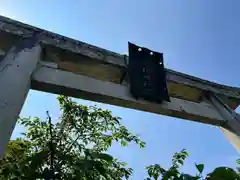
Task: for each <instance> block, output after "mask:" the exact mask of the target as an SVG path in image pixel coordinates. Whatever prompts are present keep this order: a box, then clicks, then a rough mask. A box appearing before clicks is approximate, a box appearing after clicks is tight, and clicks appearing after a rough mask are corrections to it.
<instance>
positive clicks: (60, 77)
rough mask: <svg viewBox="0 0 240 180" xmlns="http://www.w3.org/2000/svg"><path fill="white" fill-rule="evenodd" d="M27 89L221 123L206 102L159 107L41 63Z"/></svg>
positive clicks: (117, 86)
mask: <svg viewBox="0 0 240 180" xmlns="http://www.w3.org/2000/svg"><path fill="white" fill-rule="evenodd" d="M31 88H32V89H35V90H40V91H45V92H51V93H57V94H64V95H67V96H73V97H77V98H82V99H87V100H92V101H97V102H103V103H108V104H112V105H118V106H122V107H127V108H133V109H138V110H143V111H148V112H153V113H157V114H162V115H167V116H172V117H178V118H183V119H188V120H192V121H197V122H202V123H207V124H213V125H221V124H223V123H224V118H223V117H222V116H221V114H219V112H218V111H216V110H215V109H214V107H213V106H212V105H211V104H210V103H208V101H207V100H206V101H203V102H201V103H195V102H191V101H186V100H182V99H177V98H171V102H164V103H163V104H155V103H151V102H147V101H144V100H136V99H134V98H132V96H131V95H130V93H129V89H128V87H127V86H123V85H120V84H114V83H111V82H106V81H101V80H97V79H94V78H91V77H87V76H83V75H79V74H74V73H71V72H67V71H62V70H59V69H56V68H55V67H54V64H52V65H49V64H44V63H43V62H41V67H39V68H38V71H35V73H34V74H33V78H32V86H31Z"/></svg>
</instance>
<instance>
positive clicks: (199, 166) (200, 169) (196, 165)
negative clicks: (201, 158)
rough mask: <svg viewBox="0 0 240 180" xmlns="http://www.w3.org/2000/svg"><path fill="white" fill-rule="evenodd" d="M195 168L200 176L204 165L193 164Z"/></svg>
mask: <svg viewBox="0 0 240 180" xmlns="http://www.w3.org/2000/svg"><path fill="white" fill-rule="evenodd" d="M195 167H196V168H197V170H198V172H199V173H200V174H202V172H203V169H204V164H195Z"/></svg>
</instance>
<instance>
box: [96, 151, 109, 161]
mask: <svg viewBox="0 0 240 180" xmlns="http://www.w3.org/2000/svg"><path fill="white" fill-rule="evenodd" d="M91 156H92V157H93V158H99V159H103V160H105V161H107V162H112V161H113V157H112V156H111V155H109V154H105V153H96V152H94V153H91Z"/></svg>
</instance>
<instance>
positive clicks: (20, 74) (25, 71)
mask: <svg viewBox="0 0 240 180" xmlns="http://www.w3.org/2000/svg"><path fill="white" fill-rule="evenodd" d="M25 45H26V44H25ZM28 45H29V43H28ZM40 51H41V47H40V45H36V44H35V43H30V46H24V43H22V42H20V43H19V44H18V45H16V46H15V47H13V48H12V49H11V50H10V51H9V52H8V53H7V54H6V56H5V57H4V59H3V60H2V62H0V92H1V93H0V159H1V158H2V156H3V153H4V150H5V148H6V146H7V144H8V141H9V139H10V137H11V134H12V131H13V129H14V127H15V124H16V121H17V119H18V116H19V113H20V111H21V109H22V106H23V104H24V101H25V98H26V96H27V94H28V91H29V89H30V82H31V75H32V73H33V71H34V70H35V68H36V66H37V62H38V60H39V58H40Z"/></svg>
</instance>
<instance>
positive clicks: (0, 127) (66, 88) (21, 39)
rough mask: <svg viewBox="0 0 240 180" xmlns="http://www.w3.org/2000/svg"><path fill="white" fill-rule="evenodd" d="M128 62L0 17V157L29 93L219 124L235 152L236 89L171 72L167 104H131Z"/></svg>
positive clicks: (239, 98)
mask: <svg viewBox="0 0 240 180" xmlns="http://www.w3.org/2000/svg"><path fill="white" fill-rule="evenodd" d="M127 66H128V58H125V56H124V55H120V54H117V53H114V52H110V51H108V50H105V49H102V48H98V47H95V46H92V45H89V44H86V43H83V42H80V41H77V40H73V39H70V38H67V37H64V36H61V35H58V34H54V33H51V32H48V31H45V30H42V29H39V28H36V27H33V26H30V25H26V24H23V23H20V22H17V21H15V20H12V19H9V18H6V17H2V16H0V158H1V157H2V156H3V153H4V150H5V148H6V146H7V144H8V141H9V139H10V137H11V134H12V131H13V129H14V127H15V124H16V120H17V118H18V116H19V113H20V111H21V109H22V106H23V104H24V101H25V98H26V96H27V94H28V92H29V90H30V89H35V90H39V91H45V92H49V93H57V94H63V95H67V96H72V97H77V98H82V99H87V100H92V101H98V102H103V103H108V104H112V105H118V106H122V107H127V108H133V109H138V110H142V111H148V112H153V113H157V114H162V115H167V116H172V117H178V118H183V119H186V120H191V121H197V122H201V123H206V124H211V125H215V126H219V127H220V128H221V129H222V131H223V133H224V134H225V135H226V137H227V138H228V139H229V140H230V142H231V143H232V144H233V145H234V146H235V147H236V148H237V150H239V151H240V138H239V136H240V118H239V117H240V116H239V115H238V114H237V113H235V111H234V109H236V108H237V106H238V105H239V104H240V88H235V87H229V86H224V85H220V84H216V83H213V82H209V81H207V80H202V79H199V78H197V77H193V76H190V75H187V74H183V73H179V72H176V71H173V70H170V69H165V71H166V81H167V87H168V93H169V96H170V102H163V103H161V104H158V103H153V102H149V101H145V100H136V99H135V98H133V97H132V96H131V94H130V92H129V79H128V77H127V76H125V74H126V72H127Z"/></svg>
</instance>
